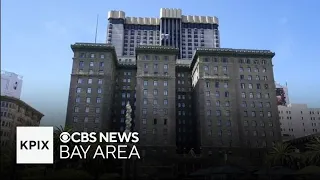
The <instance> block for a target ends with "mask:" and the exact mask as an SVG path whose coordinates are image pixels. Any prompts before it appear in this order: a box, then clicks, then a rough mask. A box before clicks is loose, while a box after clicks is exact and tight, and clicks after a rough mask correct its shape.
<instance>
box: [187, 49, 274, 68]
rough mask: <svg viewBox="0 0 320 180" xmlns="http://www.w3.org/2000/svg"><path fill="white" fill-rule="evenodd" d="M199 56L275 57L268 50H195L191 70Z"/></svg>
mask: <svg viewBox="0 0 320 180" xmlns="http://www.w3.org/2000/svg"><path fill="white" fill-rule="evenodd" d="M199 56H225V57H227V56H232V57H261V58H273V57H274V56H275V53H274V52H272V51H270V50H255V49H231V48H197V49H196V50H195V51H194V53H193V57H192V63H191V68H193V66H194V64H195V62H196V61H197V59H198V57H199Z"/></svg>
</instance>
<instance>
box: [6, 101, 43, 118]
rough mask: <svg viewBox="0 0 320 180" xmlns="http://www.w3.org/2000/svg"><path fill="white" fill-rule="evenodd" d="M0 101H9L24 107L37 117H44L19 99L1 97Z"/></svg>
mask: <svg viewBox="0 0 320 180" xmlns="http://www.w3.org/2000/svg"><path fill="white" fill-rule="evenodd" d="M1 101H10V102H13V103H15V104H19V105H20V106H25V107H26V108H27V109H31V110H32V111H33V112H35V113H37V114H38V115H40V116H41V118H42V117H43V116H44V114H42V113H41V112H40V111H38V110H36V109H35V108H33V107H32V106H30V105H29V104H27V103H26V102H24V101H22V100H21V99H17V98H15V97H10V96H1Z"/></svg>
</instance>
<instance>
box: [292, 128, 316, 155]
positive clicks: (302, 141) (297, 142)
mask: <svg viewBox="0 0 320 180" xmlns="http://www.w3.org/2000/svg"><path fill="white" fill-rule="evenodd" d="M315 138H320V133H315V134H312V135H308V136H304V137H299V138H295V139H291V140H287V141H286V142H287V143H290V144H291V145H292V146H294V147H295V148H297V150H298V152H300V153H304V152H306V151H307V150H308V149H307V146H306V145H307V144H310V143H311V142H312V140H314V139H315Z"/></svg>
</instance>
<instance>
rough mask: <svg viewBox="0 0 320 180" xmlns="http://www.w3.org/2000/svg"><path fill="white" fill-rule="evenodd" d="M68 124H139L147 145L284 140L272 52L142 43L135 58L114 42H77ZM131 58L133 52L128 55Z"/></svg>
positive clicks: (112, 127)
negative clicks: (120, 53)
mask: <svg viewBox="0 0 320 180" xmlns="http://www.w3.org/2000/svg"><path fill="white" fill-rule="evenodd" d="M71 47H72V50H73V52H74V57H73V68H72V75H71V84H70V92H69V101H68V111H67V120H66V125H67V126H72V127H73V128H74V130H76V131H97V130H99V131H100V130H102V131H103V130H107V131H123V130H124V127H125V123H124V122H125V105H126V103H127V102H128V101H129V102H130V104H131V105H132V109H133V126H132V130H134V131H138V132H139V133H140V143H141V144H142V145H143V146H147V147H159V148H162V149H163V148H165V147H168V149H170V148H171V149H172V148H176V147H178V151H179V152H181V153H182V152H184V151H188V150H190V149H191V148H193V149H194V150H195V151H196V152H197V151H198V152H199V151H200V149H202V150H205V149H206V151H210V148H215V147H256V148H263V147H270V146H272V144H273V143H274V142H275V141H279V140H280V139H281V132H280V123H279V114H278V109H277V100H276V94H275V93H276V92H275V91H274V89H275V83H274V77H273V68H272V66H273V65H272V58H273V56H274V53H272V52H271V51H264V50H262V51H260V50H243V49H223V48H198V49H196V51H195V53H194V55H193V58H192V60H191V61H190V60H181V59H179V49H178V48H175V47H167V46H149V45H141V46H138V47H136V48H135V55H136V56H135V58H131V59H130V60H127V61H122V60H120V57H117V56H116V47H114V46H112V45H110V44H92V43H76V44H73V45H71ZM128 59H129V58H128Z"/></svg>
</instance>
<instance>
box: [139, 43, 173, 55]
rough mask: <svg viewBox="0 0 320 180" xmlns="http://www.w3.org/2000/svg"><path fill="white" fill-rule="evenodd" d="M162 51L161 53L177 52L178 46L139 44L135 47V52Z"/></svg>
mask: <svg viewBox="0 0 320 180" xmlns="http://www.w3.org/2000/svg"><path fill="white" fill-rule="evenodd" d="M155 52H156V53H162V54H174V55H178V54H179V48H174V47H168V46H150V45H140V46H137V47H136V54H139V53H155Z"/></svg>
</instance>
